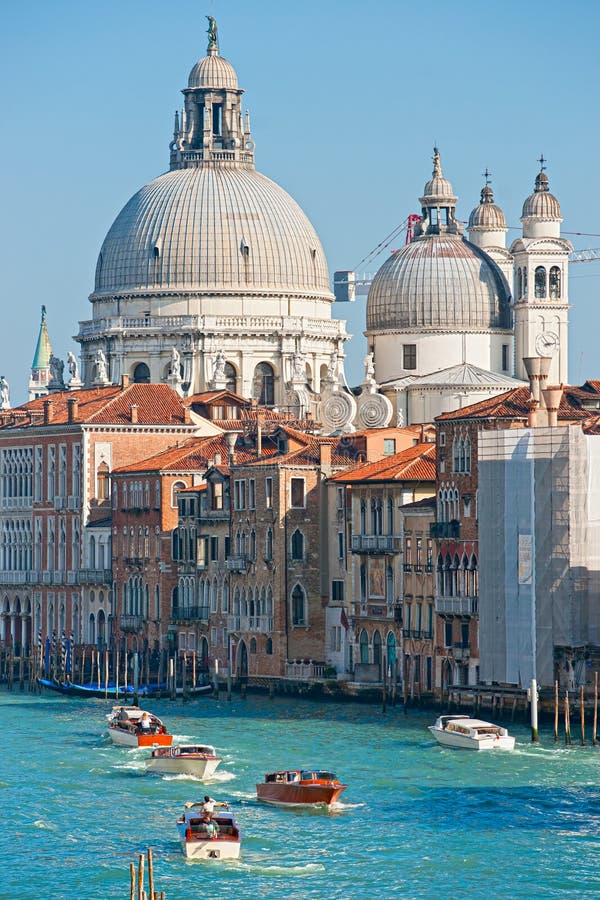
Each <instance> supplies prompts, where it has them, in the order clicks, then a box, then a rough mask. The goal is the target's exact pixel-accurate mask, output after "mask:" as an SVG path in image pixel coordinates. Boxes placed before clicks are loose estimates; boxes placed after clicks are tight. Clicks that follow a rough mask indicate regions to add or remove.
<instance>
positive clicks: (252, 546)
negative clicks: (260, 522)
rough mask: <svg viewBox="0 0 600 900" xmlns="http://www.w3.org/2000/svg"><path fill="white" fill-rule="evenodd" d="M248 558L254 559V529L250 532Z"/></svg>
mask: <svg viewBox="0 0 600 900" xmlns="http://www.w3.org/2000/svg"><path fill="white" fill-rule="evenodd" d="M250 559H251V560H253V561H254V560H255V559H256V532H255V531H254V529H252V531H251V532H250Z"/></svg>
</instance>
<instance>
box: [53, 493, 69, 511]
mask: <svg viewBox="0 0 600 900" xmlns="http://www.w3.org/2000/svg"><path fill="white" fill-rule="evenodd" d="M66 507H67V498H66V497H58V496H57V497H55V498H54V509H66Z"/></svg>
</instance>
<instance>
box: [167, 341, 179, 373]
mask: <svg viewBox="0 0 600 900" xmlns="http://www.w3.org/2000/svg"><path fill="white" fill-rule="evenodd" d="M169 376H170V377H171V378H173V377H175V378H181V356H180V355H179V351H178V349H177V347H172V348H171V367H170V369H169Z"/></svg>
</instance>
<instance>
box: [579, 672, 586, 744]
mask: <svg viewBox="0 0 600 900" xmlns="http://www.w3.org/2000/svg"><path fill="white" fill-rule="evenodd" d="M579 710H580V712H579V715H580V717H581V746H582V747H585V694H584V690H583V685H580V687H579Z"/></svg>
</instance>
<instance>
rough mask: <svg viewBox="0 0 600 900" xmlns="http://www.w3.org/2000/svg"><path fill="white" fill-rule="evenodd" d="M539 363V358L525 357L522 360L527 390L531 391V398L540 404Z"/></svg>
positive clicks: (540, 359)
mask: <svg viewBox="0 0 600 900" xmlns="http://www.w3.org/2000/svg"><path fill="white" fill-rule="evenodd" d="M541 361H542V357H541V356H526V357H525V358H524V359H523V365H524V366H525V371H526V372H527V377H528V378H529V390H530V391H531V396H532V397H533V399H534V400H536V401H537V402H538V403H539V402H540V371H541Z"/></svg>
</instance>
